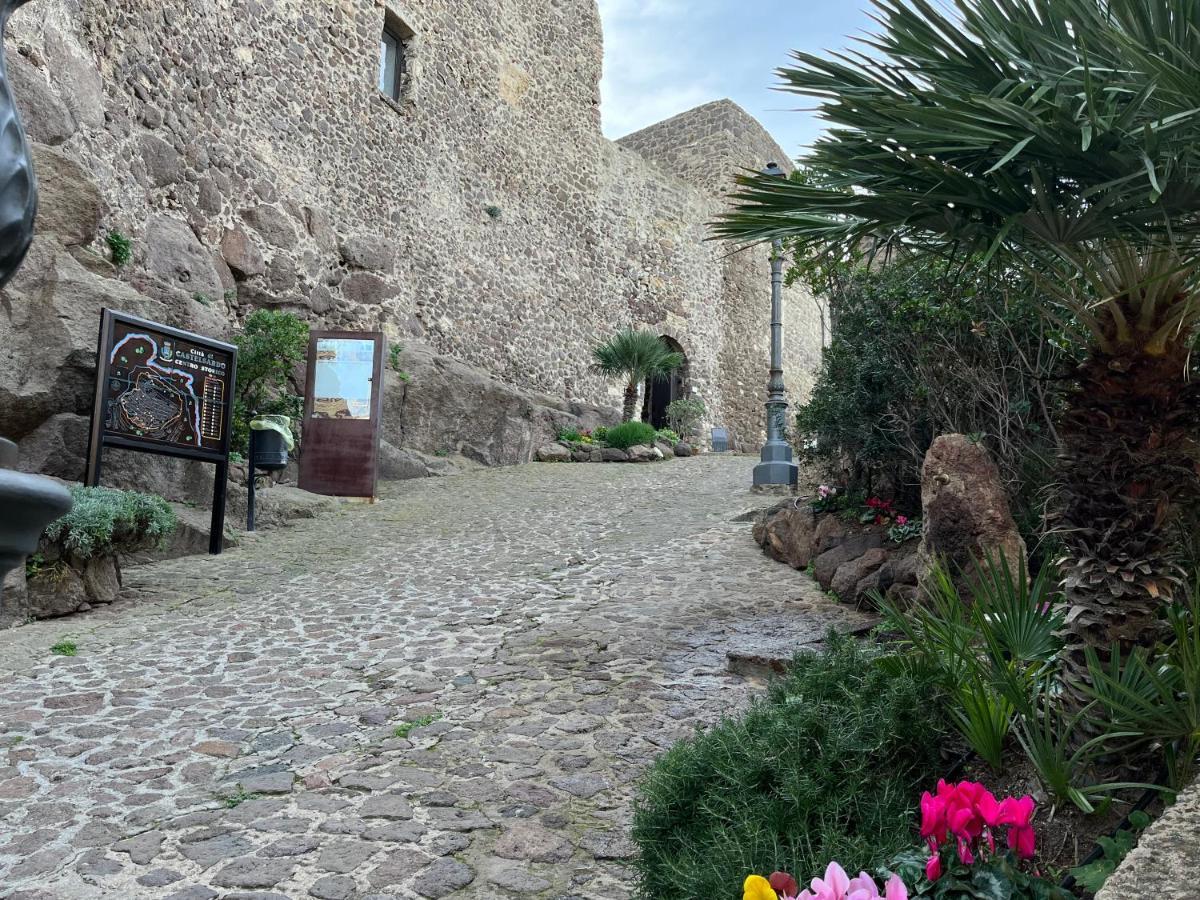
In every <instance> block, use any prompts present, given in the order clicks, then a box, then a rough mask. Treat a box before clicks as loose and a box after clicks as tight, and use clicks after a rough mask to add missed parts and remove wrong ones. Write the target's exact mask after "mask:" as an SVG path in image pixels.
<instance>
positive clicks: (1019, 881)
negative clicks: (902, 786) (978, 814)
mask: <svg viewBox="0 0 1200 900" xmlns="http://www.w3.org/2000/svg"><path fill="white" fill-rule="evenodd" d="M926 855H927V853H926V851H925V850H910V851H907V852H905V853H901V854H899V855H898V856H897V857H896V858H895V859H894V860H893V861H892V864H891V865H890V866H889V867H888V870H889V871H892V872H895V873H896V874H897V875H899V876H900V877H901V879H903V881H904V883H905V885H907V886H908V896H909V897H911V898H916V897H929V898H931V900H1074V897H1073V896H1072V895H1071V893H1070V892H1069V891H1067V890H1065V889H1063V888H1061V887H1059V886H1058V885H1057V884H1055V883H1054V882H1053V881H1050V880H1049V879H1047V878H1043V877H1041V876H1039V875H1034V874H1032V873H1030V872H1027V871H1025V870H1024V869H1022V868H1021V865H1020V863H1019V861H1018V859H1017V857H1016V855H1015V854H1013V853H997V854H995V855H993V856H990V857H989V858H988V859H986V860H983V861H977V862H975V863H973V864H972V865H969V866H968V865H963V864H962V863H959V862H957V861H956V862H955V864H953V865H951V866H948V867H947V868H946V870H945V871H944V872H943V873H942V876H941V877H940V878H939V879H937V881H930V880H929V879H928V878H926V877H925V859H926Z"/></svg>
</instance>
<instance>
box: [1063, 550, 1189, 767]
mask: <svg viewBox="0 0 1200 900" xmlns="http://www.w3.org/2000/svg"><path fill="white" fill-rule="evenodd" d="M1167 623H1168V625H1169V626H1170V629H1171V639H1170V641H1169V642H1168V643H1167V644H1166V646H1165V647H1163V648H1162V649H1161V650H1159V651H1151V650H1147V649H1146V648H1144V647H1135V648H1134V649H1133V650H1131V651H1130V652H1129V653H1128V654H1125V655H1124V656H1123V655H1122V653H1121V648H1120V647H1119V646H1114V647H1112V648H1111V650H1110V652H1109V659H1108V661H1107V662H1102V661H1101V659H1100V657H1099V656H1098V655H1097V653H1096V652H1095V651H1094V650H1092V649H1091V648H1088V651H1087V665H1088V671H1089V673H1090V674H1091V683H1090V684H1089V685H1087V687H1086V690H1087V692H1088V694H1089V695H1090V696H1091V697H1093V698H1094V699H1095V706H1096V708H1097V710H1098V713H1099V715H1098V718H1101V719H1102V720H1103V722H1104V727H1105V728H1107V729H1109V730H1113V731H1128V732H1133V733H1135V734H1136V735H1137V736H1138V738H1139V740H1140V741H1141V742H1143V743H1152V744H1154V745H1156V746H1161V747H1162V748H1163V754H1164V756H1165V759H1166V764H1167V772H1168V778H1169V784H1170V786H1171V787H1172V788H1174V789H1180V788H1183V787H1184V786H1186V785H1187V784H1189V783H1190V782H1191V780H1192V778H1193V776H1194V773H1195V770H1196V761H1197V758H1198V757H1200V689H1198V686H1200V573H1198V574H1197V578H1196V583H1195V584H1194V585H1193V586H1192V587H1191V588H1190V589H1189V590H1188V591H1187V592H1186V594H1185V598H1184V600H1183V601H1181V602H1177V603H1173V604H1171V605H1170V606H1169V607H1168V608H1167Z"/></svg>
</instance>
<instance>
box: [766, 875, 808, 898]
mask: <svg viewBox="0 0 1200 900" xmlns="http://www.w3.org/2000/svg"><path fill="white" fill-rule="evenodd" d="M767 881H769V882H770V883H771V890H773V891H774V892H775V893H777V894H778V895H779V896H781V897H795V896H796V895H797V894H798V893H800V885H798V884H796V879H795V878H793V877H792V876H791V875H789V874H788V873H787V872H772V873H771V877H770V878H768V879H767Z"/></svg>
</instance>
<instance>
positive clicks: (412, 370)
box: [383, 343, 618, 466]
mask: <svg viewBox="0 0 1200 900" xmlns="http://www.w3.org/2000/svg"><path fill="white" fill-rule="evenodd" d="M399 363H400V365H401V366H402V367H403V370H404V372H405V375H406V376H407V377H406V378H401V377H400V374H399V372H396V371H393V370H391V369H388V370H387V371H386V374H385V376H384V395H383V433H384V438H385V439H386V440H387V441H388V442H389V443H390V444H392V445H393V446H394V447H402V448H406V449H407V448H414V449H417V450H420V451H421V452H423V453H442V454H447V455H454V454H459V455H462V456H464V457H466V458H467V459H469V460H472V461H474V462H476V463H479V464H481V465H487V466H501V465H515V464H518V463H526V462H529V461H530V460H532V459H533V458H534V453H535V452H536V451H537V449H538V448H539V447H543V446H545V445H546V444H547V443H549V442H550V441H551V440H552V439H553V437H554V435H555V434H556V433H557V432H558V430H559V429H560V428H569V427H573V428H578V429H581V430H584V429H586V430H590V429H592V428H595V427H596V426H597V425H611V424H615V423H616V422H617V421H618V416H617V413H616V411H615V410H610V409H603V408H601V407H596V406H590V405H589V404H586V403H575V402H569V401H563V400H556V399H555V398H553V397H548V396H545V395H542V394H536V393H533V392H531V391H524V390H521V389H520V388H517V387H514V386H513V385H511V384H508V383H506V382H503V381H500V380H498V379H496V378H493V377H491V376H490V375H488V374H487V373H486V372H484V371H482V370H480V369H477V368H475V367H473V366H469V365H467V364H466V363H463V362H460V361H459V360H457V359H454V358H452V357H448V356H440V355H438V354H436V353H434V352H433V350H432V349H431V348H429V347H427V346H425V345H423V344H420V343H405V345H404V349H403V352H402V353H401V354H400V357H399ZM567 459H570V451H569V450H568V451H567Z"/></svg>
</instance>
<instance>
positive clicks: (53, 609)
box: [25, 565, 88, 619]
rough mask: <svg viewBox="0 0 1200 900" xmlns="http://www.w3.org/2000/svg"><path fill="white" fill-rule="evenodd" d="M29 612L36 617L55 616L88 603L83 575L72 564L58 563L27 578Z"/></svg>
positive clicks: (46, 617) (69, 612)
mask: <svg viewBox="0 0 1200 900" xmlns="http://www.w3.org/2000/svg"><path fill="white" fill-rule="evenodd" d="M25 594H26V597H25V610H26V614H27V615H28V616H30V617H32V618H34V619H54V618H57V617H59V616H67V615H70V614H71V613H73V612H78V611H79V610H80V609H84V608H86V607H87V606H88V593H87V586H86V585H85V584H84V583H83V576H82V575H81V574H80V573H79V572H77V571H75V569H73V568H72V567H71V566H68V565H59V566H55V567H54V568H53V569H48V570H46V571H44V572H42V573H39V574H38V575H35V576H34V577H32V578H29V579H28V580H27V581H26V587H25Z"/></svg>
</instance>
